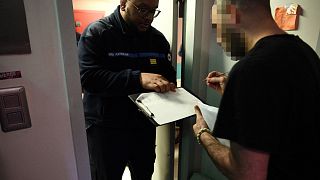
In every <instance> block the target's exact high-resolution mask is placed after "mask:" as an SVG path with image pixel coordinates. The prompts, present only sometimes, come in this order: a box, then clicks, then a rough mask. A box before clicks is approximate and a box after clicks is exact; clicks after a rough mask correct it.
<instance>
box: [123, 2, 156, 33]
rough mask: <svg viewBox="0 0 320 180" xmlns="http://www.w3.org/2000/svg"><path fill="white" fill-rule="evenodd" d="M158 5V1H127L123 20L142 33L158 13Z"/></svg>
mask: <svg viewBox="0 0 320 180" xmlns="http://www.w3.org/2000/svg"><path fill="white" fill-rule="evenodd" d="M158 4H159V0H127V1H126V13H125V17H124V19H125V21H126V22H127V23H128V24H130V25H133V26H134V27H136V28H137V30H138V31H140V32H144V31H146V30H147V29H148V28H149V27H150V26H151V23H152V21H153V19H154V18H155V17H157V16H158V15H159V13H160V11H159V10H158V9H157V8H158Z"/></svg>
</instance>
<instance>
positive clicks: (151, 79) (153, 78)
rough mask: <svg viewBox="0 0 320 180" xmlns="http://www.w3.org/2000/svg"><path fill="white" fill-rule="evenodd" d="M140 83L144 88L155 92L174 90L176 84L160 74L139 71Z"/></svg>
mask: <svg viewBox="0 0 320 180" xmlns="http://www.w3.org/2000/svg"><path fill="white" fill-rule="evenodd" d="M140 83H141V86H142V87H143V88H144V89H147V90H152V91H156V92H168V91H175V89H176V85H175V84H174V83H172V82H169V81H168V80H167V79H166V78H165V77H163V76H162V75H160V74H154V73H141V76H140Z"/></svg>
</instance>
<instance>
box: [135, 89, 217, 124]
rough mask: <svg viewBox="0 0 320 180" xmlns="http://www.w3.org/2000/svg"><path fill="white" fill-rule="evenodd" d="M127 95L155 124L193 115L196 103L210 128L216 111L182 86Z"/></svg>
mask: <svg viewBox="0 0 320 180" xmlns="http://www.w3.org/2000/svg"><path fill="white" fill-rule="evenodd" d="M129 97H130V98H131V99H132V100H133V101H134V102H135V103H136V104H137V105H138V107H139V108H140V109H141V110H142V111H143V112H144V113H145V114H146V115H147V116H148V117H149V118H150V119H151V120H152V121H153V123H155V125H157V126H159V125H163V124H167V123H171V122H174V121H177V120H180V119H184V118H187V117H190V116H193V115H195V111H194V106H195V105H198V106H199V107H200V109H201V112H202V114H203V116H204V118H205V120H206V121H207V124H208V126H209V128H210V129H212V128H213V125H214V122H215V119H216V115H217V112H218V108H215V107H212V106H208V105H206V104H203V103H202V102H201V101H200V100H199V99H198V98H197V97H196V96H194V95H192V94H191V93H189V92H188V91H186V90H185V89H184V88H177V89H176V91H175V92H172V91H170V92H167V93H157V92H150V93H142V94H140V95H139V96H137V95H130V96H129Z"/></svg>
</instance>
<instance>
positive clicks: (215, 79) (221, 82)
mask: <svg viewBox="0 0 320 180" xmlns="http://www.w3.org/2000/svg"><path fill="white" fill-rule="evenodd" d="M204 80H205V81H206V84H207V86H209V87H211V88H213V89H214V90H216V91H218V92H219V93H220V94H223V92H224V88H225V84H226V83H227V80H228V77H227V72H225V73H221V72H218V71H212V72H210V73H209V74H208V76H207V77H206V78H205V79H204Z"/></svg>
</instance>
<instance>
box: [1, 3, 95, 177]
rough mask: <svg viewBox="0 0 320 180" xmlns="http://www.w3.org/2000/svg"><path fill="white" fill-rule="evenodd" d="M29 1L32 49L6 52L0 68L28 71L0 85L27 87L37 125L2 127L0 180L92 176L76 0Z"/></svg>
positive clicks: (27, 11)
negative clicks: (76, 31)
mask: <svg viewBox="0 0 320 180" xmlns="http://www.w3.org/2000/svg"><path fill="white" fill-rule="evenodd" d="M24 3H25V9H26V18H27V25H28V31H29V37H30V43H31V50H32V53H31V54H26V55H2V56H0V72H6V71H16V70H19V71H21V73H22V78H20V79H13V80H1V81H0V88H6V87H12V86H24V87H25V89H26V95H27V100H28V105H29V111H30V116H31V123H32V127H31V128H28V129H23V130H18V131H13V132H7V133H4V132H2V131H0V142H1V145H0V179H1V180H80V179H81V180H88V179H90V174H89V161H88V153H87V145H86V138H85V130H84V118H83V110H82V102H81V88H80V83H79V70H78V63H77V57H76V41H75V34H74V23H73V15H72V3H71V0H41V1H34V0H24ZM6 28H9V27H6Z"/></svg>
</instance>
